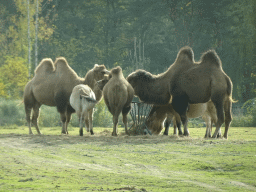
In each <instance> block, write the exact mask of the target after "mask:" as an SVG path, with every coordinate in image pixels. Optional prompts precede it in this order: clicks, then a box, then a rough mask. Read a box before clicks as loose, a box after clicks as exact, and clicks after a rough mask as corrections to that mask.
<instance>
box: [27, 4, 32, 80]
mask: <svg viewBox="0 0 256 192" xmlns="http://www.w3.org/2000/svg"><path fill="white" fill-rule="evenodd" d="M27 12H28V77H29V78H30V75H31V74H30V71H31V64H30V63H31V61H30V60H31V55H30V52H31V50H30V19H29V0H27Z"/></svg>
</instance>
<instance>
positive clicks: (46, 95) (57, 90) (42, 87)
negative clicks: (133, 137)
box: [24, 57, 109, 134]
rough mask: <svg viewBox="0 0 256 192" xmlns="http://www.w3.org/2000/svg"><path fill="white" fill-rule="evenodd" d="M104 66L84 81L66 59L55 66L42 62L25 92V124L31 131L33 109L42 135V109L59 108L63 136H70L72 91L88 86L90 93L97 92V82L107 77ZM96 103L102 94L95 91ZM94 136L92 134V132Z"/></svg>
mask: <svg viewBox="0 0 256 192" xmlns="http://www.w3.org/2000/svg"><path fill="white" fill-rule="evenodd" d="M108 73H109V71H107V70H106V67H105V66H104V65H97V64H95V66H94V68H93V69H91V70H89V71H88V72H87V74H86V76H85V78H81V77H79V76H78V75H77V74H76V72H75V71H74V70H73V69H72V68H71V67H70V66H69V65H68V63H67V61H66V59H65V58H63V57H60V58H57V59H56V61H55V63H53V61H52V60H51V59H43V60H42V61H41V62H40V64H39V65H38V66H37V68H36V69H35V76H34V77H33V78H32V79H31V81H29V82H28V83H27V85H26V87H25V91H24V105H25V112H26V120H27V123H28V127H29V134H32V130H31V112H32V109H33V116H32V123H33V124H34V126H35V127H36V130H37V132H38V134H41V133H40V130H39V127H38V123H37V119H38V116H39V108H40V107H41V105H48V106H56V107H57V110H58V112H59V113H60V116H61V121H62V133H63V134H68V130H67V126H68V123H69V121H70V119H71V114H72V113H74V112H75V111H74V109H73V108H72V107H71V106H70V104H69V98H70V95H71V92H72V90H73V88H74V87H75V86H76V85H78V84H87V85H88V86H89V87H91V89H93V91H94V89H95V88H97V87H96V86H95V84H96V82H97V81H99V80H100V79H102V78H103V77H104V74H108ZM94 92H95V93H96V100H97V101H99V100H100V99H101V98H102V92H101V91H97V90H96V91H94ZM92 134H93V132H92Z"/></svg>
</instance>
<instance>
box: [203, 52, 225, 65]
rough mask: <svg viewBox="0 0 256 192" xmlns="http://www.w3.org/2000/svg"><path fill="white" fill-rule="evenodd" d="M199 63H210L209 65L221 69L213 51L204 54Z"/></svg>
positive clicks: (216, 55) (218, 59) (219, 61)
mask: <svg viewBox="0 0 256 192" xmlns="http://www.w3.org/2000/svg"><path fill="white" fill-rule="evenodd" d="M201 63H210V64H211V65H215V66H217V67H219V68H222V63H221V60H220V58H219V56H218V54H217V53H216V52H215V51H214V50H209V51H207V52H205V53H204V54H203V55H202V57H201Z"/></svg>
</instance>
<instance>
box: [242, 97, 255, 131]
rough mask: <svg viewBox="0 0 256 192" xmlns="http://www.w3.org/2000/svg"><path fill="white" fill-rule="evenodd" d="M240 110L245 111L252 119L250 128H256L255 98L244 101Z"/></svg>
mask: <svg viewBox="0 0 256 192" xmlns="http://www.w3.org/2000/svg"><path fill="white" fill-rule="evenodd" d="M242 108H245V109H246V110H247V115H249V116H251V117H252V120H251V126H254V127H256V98H253V99H250V100H248V101H246V102H245V103H244V104H243V106H242Z"/></svg>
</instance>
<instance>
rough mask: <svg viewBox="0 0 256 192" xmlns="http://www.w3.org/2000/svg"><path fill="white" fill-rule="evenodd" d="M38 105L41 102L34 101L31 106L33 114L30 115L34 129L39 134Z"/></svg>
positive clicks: (39, 105)
mask: <svg viewBox="0 0 256 192" xmlns="http://www.w3.org/2000/svg"><path fill="white" fill-rule="evenodd" d="M40 107H41V104H40V103H38V102H35V104H34V106H33V116H32V123H33V125H34V126H35V128H36V131H37V133H38V134H39V135H41V132H40V129H39V127H38V117H39V114H40Z"/></svg>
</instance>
